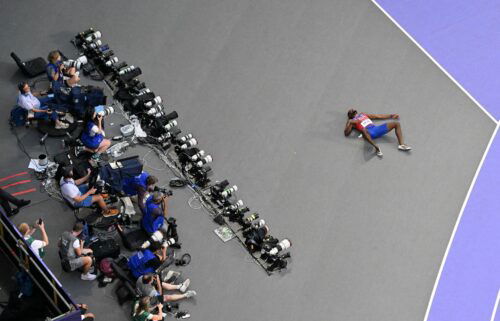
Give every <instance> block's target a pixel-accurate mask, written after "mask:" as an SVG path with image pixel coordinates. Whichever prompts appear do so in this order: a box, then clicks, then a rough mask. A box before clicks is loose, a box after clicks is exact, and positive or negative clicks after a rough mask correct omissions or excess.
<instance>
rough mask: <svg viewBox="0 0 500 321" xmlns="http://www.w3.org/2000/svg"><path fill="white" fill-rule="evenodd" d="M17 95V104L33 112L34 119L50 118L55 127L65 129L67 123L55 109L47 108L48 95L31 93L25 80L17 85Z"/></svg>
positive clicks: (49, 100)
mask: <svg viewBox="0 0 500 321" xmlns="http://www.w3.org/2000/svg"><path fill="white" fill-rule="evenodd" d="M18 89H19V95H18V97H17V105H19V106H20V107H21V108H23V109H24V110H26V111H27V112H28V114H29V113H33V118H35V119H46V120H47V119H50V120H53V121H54V122H55V128H56V129H66V128H68V127H69V125H68V124H66V123H63V122H62V121H61V120H60V119H59V116H58V114H57V112H56V111H55V110H49V106H48V104H49V103H50V102H51V101H52V98H50V97H48V96H47V97H40V99H39V98H37V97H35V96H34V95H33V94H32V93H31V88H30V86H29V84H28V83H27V82H26V81H23V82H21V83H20V84H19V85H18Z"/></svg>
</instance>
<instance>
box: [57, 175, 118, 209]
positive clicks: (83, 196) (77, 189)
mask: <svg viewBox="0 0 500 321" xmlns="http://www.w3.org/2000/svg"><path fill="white" fill-rule="evenodd" d="M90 174H91V171H90V169H88V170H87V175H85V176H84V177H82V178H80V179H77V180H74V179H73V168H72V167H71V166H67V167H65V168H64V169H63V175H62V177H61V180H60V181H59V186H60V187H61V194H62V195H63V197H64V198H65V199H66V200H67V201H68V202H69V203H70V204H71V205H72V206H73V207H90V206H92V204H94V203H97V204H98V205H99V208H100V209H101V211H102V214H103V215H104V216H112V215H117V214H118V213H119V211H118V209H116V208H109V207H108V205H107V204H106V202H105V201H104V197H107V195H106V194H103V195H101V194H95V192H96V191H97V190H96V189H95V188H94V187H92V188H90V189H89V186H88V185H87V184H84V183H85V182H87V181H88V179H89V177H90Z"/></svg>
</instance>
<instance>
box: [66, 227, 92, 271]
mask: <svg viewBox="0 0 500 321" xmlns="http://www.w3.org/2000/svg"><path fill="white" fill-rule="evenodd" d="M82 231H83V224H82V223H80V222H77V223H75V225H73V229H72V231H71V232H64V233H63V234H62V235H61V238H60V240H59V255H60V257H61V261H62V264H63V266H66V269H67V270H69V271H74V270H76V269H80V268H81V269H82V275H81V278H82V280H85V281H92V280H95V278H96V277H97V276H96V275H95V274H92V273H90V269H91V267H92V264H93V260H92V257H91V256H86V255H91V254H92V250H91V249H88V248H85V247H84V246H83V240H80V239H79V238H78V236H80V234H81V233H82ZM66 269H65V270H66Z"/></svg>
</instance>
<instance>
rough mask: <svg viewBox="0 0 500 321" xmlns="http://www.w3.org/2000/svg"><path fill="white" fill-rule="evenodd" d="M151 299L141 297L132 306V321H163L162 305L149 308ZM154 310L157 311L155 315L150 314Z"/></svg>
mask: <svg viewBox="0 0 500 321" xmlns="http://www.w3.org/2000/svg"><path fill="white" fill-rule="evenodd" d="M150 301H151V298H150V297H148V296H145V297H142V298H140V299H139V301H137V302H136V303H135V304H134V312H133V313H132V321H147V320H152V321H160V320H163V311H162V310H163V304H161V303H159V304H158V305H156V306H154V307H151V304H150ZM154 309H158V312H157V313H156V314H153V313H151V311H153V310H154Z"/></svg>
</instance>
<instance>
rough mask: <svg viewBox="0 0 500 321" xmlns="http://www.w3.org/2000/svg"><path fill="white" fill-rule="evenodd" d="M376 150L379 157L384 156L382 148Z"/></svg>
mask: <svg viewBox="0 0 500 321" xmlns="http://www.w3.org/2000/svg"><path fill="white" fill-rule="evenodd" d="M375 152H376V153H377V156H378V157H382V156H384V153H382V150H381V149H379V150H375Z"/></svg>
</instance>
